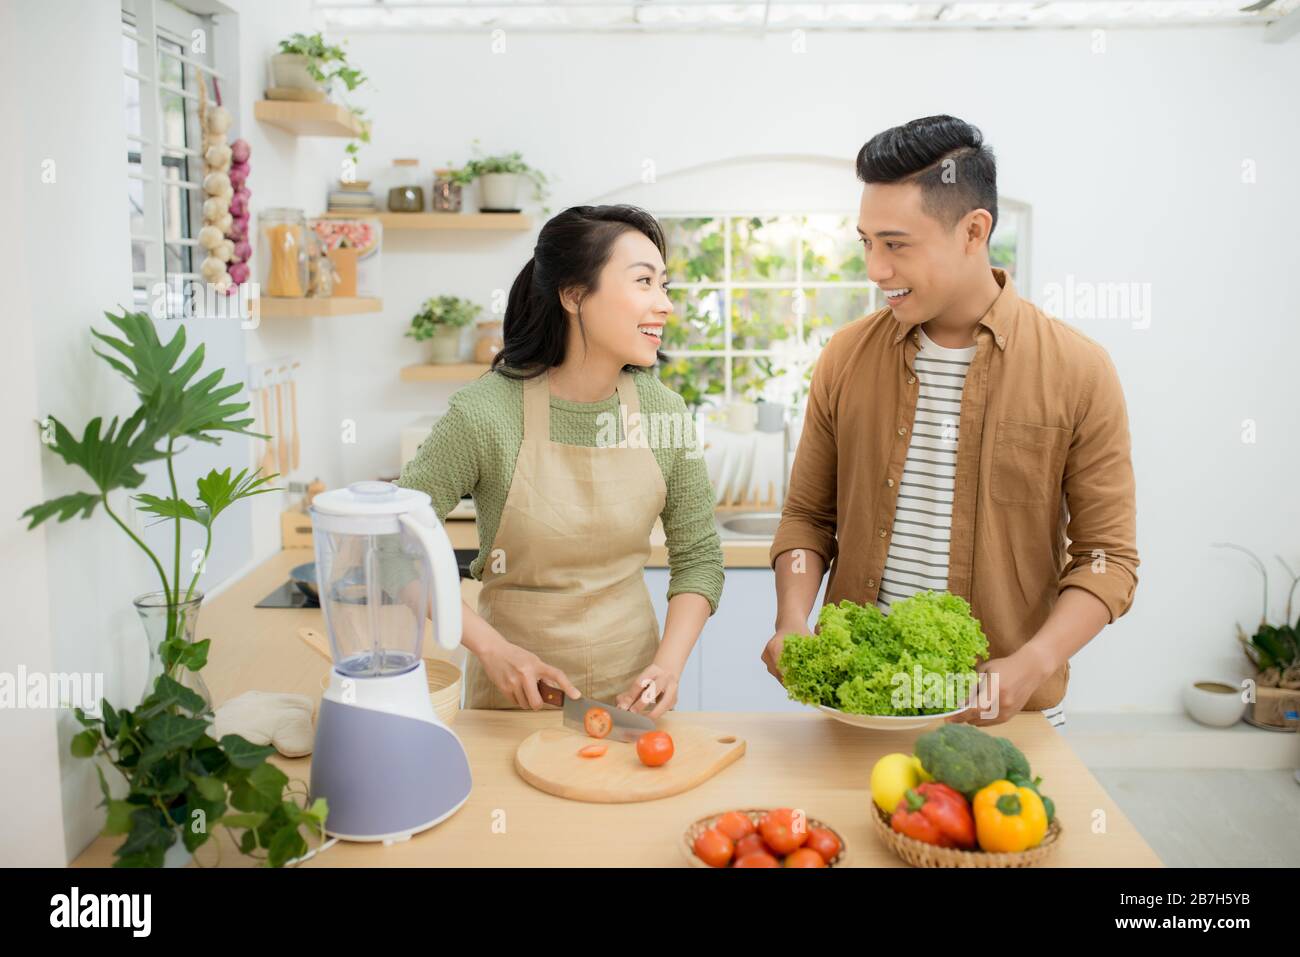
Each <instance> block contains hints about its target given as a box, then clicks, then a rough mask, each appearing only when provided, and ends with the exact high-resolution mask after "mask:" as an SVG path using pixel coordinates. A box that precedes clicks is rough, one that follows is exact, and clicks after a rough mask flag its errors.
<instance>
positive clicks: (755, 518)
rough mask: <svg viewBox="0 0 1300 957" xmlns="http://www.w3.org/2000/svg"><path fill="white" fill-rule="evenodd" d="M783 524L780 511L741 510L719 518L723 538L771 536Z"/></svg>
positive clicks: (719, 528) (719, 527) (719, 529)
mask: <svg viewBox="0 0 1300 957" xmlns="http://www.w3.org/2000/svg"><path fill="white" fill-rule="evenodd" d="M779 524H781V513H780V512H741V513H740V514H738V515H729V516H727V517H726V518H720V519H718V531H719V533H720V534H721V535H722V537H723V538H771V537H772V536H773V535H775V534H776V527H777V526H778V525H779Z"/></svg>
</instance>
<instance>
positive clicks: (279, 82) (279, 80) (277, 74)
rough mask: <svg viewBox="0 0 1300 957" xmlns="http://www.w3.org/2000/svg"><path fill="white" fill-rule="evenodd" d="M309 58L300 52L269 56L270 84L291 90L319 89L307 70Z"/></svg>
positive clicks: (318, 85) (319, 86)
mask: <svg viewBox="0 0 1300 957" xmlns="http://www.w3.org/2000/svg"><path fill="white" fill-rule="evenodd" d="M310 62H311V59H310V58H309V57H307V56H305V55H304V54H302V53H277V54H275V55H274V56H273V57H271V85H272V86H276V87H288V88H289V89H291V90H320V89H321V85H320V84H319V83H317V82H316V79H315V78H314V77H313V76H312V75H311V73H310V72H309V71H308V70H307V64H308V63H310Z"/></svg>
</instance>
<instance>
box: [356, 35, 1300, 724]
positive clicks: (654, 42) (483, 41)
mask: <svg viewBox="0 0 1300 957" xmlns="http://www.w3.org/2000/svg"><path fill="white" fill-rule="evenodd" d="M1105 40H1106V50H1105V52H1103V53H1094V52H1092V50H1093V36H1092V34H1091V33H1089V32H1069V31H1062V32H999V33H994V32H979V33H965V32H962V33H958V32H949V33H943V34H920V33H903V32H899V33H888V34H881V35H877V36H869V35H863V34H856V35H830V34H816V33H813V34H808V36H807V52H806V53H804V54H796V53H792V52H791V43H790V41H789V39H788V38H787V37H784V36H772V37H751V36H689V35H682V36H650V37H630V36H596V37H593V36H527V35H520V34H507V36H506V49H505V51H504V52H502V53H493V52H492V46H491V41H490V38H489V37H488V36H487V35H486V34H484V35H483V36H475V35H455V36H447V37H438V36H435V35H432V34H421V33H413V34H406V35H397V36H393V35H377V34H356V35H353V36H351V37H348V44H349V50H350V53H351V56H352V58H353V59H354V60H355V61H356V62H357V63H359V64H360V65H362V66H363V67H364V69H365V70H366V71H367V72H368V73H370V74H371V76H372V78H373V87H374V91H373V93H371V94H370V95H369V96H368V97H364V98H361V101H362V102H363V103H365V104H366V105H368V106H369V107H370V110H371V113H372V115H373V116H374V119H375V130H374V142H373V144H372V145H371V146H370V147H368V148H366V149H365V150H364V152H363V154H362V163H361V174H362V176H370V175H372V174H374V173H376V172H378V171H379V170H380V169H381V168H382V167H383V166H385V165H386V164H387V163H388V161H390V160H391V159H392V158H393V157H394V156H416V157H418V158H419V159H420V161H421V170H422V172H427V171H429V170H431V169H432V168H433V167H434V166H435V165H442V164H443V163H445V162H446V161H447V160H448V159H451V160H457V161H459V160H463V159H465V158H466V157H467V156H468V155H469V143H470V141H471V140H472V139H474V138H476V137H478V138H480V139H481V140H482V141H483V145H484V147H485V148H486V149H487V150H489V151H502V150H509V149H520V150H522V151H523V153H524V156H525V158H526V159H528V160H529V162H531V163H533V164H534V165H536V166H539V167H540V168H542V169H544V170H545V171H547V172H548V173H550V174H552V175H553V177H554V179H555V180H556V184H555V191H554V192H555V195H554V196H553V198H552V199H551V201H550V206H551V207H552V209H554V210H558V209H561V208H563V207H565V206H567V205H572V204H575V203H583V202H593V201H609V200H611V199H621V198H634V199H635V200H636V201H638V202H641V203H643V204H645V205H647V206H648V207H650V208H651V209H654V210H657V211H666V210H673V209H677V208H680V207H681V205H682V204H683V202H684V200H683V196H684V190H683V188H682V183H683V179H682V178H676V179H675V178H674V177H673V176H672V175H671V174H672V173H673V171H676V170H684V169H688V168H692V167H696V166H699V165H701V164H711V163H715V162H717V161H722V160H727V159H729V158H734V157H753V156H764V157H770V156H784V155H790V154H799V155H804V156H821V157H833V158H840V159H841V160H842V161H844V162H845V164H846V165H845V169H846V177H847V178H846V182H845V187H844V196H845V203H846V207H847V209H849V210H852V209H853V208H854V204H855V202H856V196H857V185H856V184H855V183H854V182H853V180H852V174H851V172H847V170H848V166H847V163H848V161H851V159H852V157H853V156H854V155H855V154H856V152H857V150H858V148H859V147H860V146H861V145H862V143H863V142H864V141H865V140H866V139H867V138H868V137H869V136H870V135H872V134H873V133H875V132H877V131H879V130H881V129H883V128H885V127H887V126H891V125H894V124H896V123H899V122H903V121H905V120H907V119H910V118H912V117H915V116H923V115H927V114H931V113H938V112H948V113H952V114H955V115H957V116H961V117H963V118H966V119H968V120H971V121H972V122H975V123H976V124H977V125H979V126H980V127H981V128H982V129H983V130H984V132H985V134H986V137H987V139H988V141H989V142H990V143H991V144H992V145H993V147H994V149H995V150H996V152H997V155H998V157H999V164H1000V186H1001V190H1002V192H1003V194H1005V195H1007V196H1012V197H1015V198H1017V199H1021V200H1024V201H1027V202H1029V203H1031V204H1032V206H1033V252H1032V255H1033V259H1032V263H1031V269H1032V277H1033V286H1032V288H1031V289H1029V290H1023V291H1024V292H1028V293H1029V294H1031V295H1032V296H1033V297H1034V298H1036V299H1038V300H1039V301H1040V302H1041V301H1043V298H1044V293H1045V291H1046V289H1047V288H1048V284H1051V283H1056V284H1064V283H1065V282H1066V281H1067V276H1072V277H1073V280H1074V281H1075V282H1081V281H1087V282H1137V283H1143V284H1150V286H1149V288H1150V294H1151V303H1152V319H1151V322H1150V326H1149V328H1146V329H1135V328H1133V323H1132V322H1131V321H1130V320H1128V319H1106V320H1102V319H1098V320H1086V319H1076V320H1072V321H1074V323H1075V324H1076V325H1077V326H1079V327H1080V328H1081V329H1082V330H1083V331H1085V332H1086V333H1087V334H1089V335H1090V336H1093V337H1094V338H1096V339H1098V340H1099V341H1100V342H1102V343H1103V344H1104V345H1105V346H1106V347H1107V348H1108V349H1109V350H1110V353H1111V355H1112V356H1113V357H1114V360H1115V362H1116V364H1117V366H1118V367H1119V370H1120V373H1121V375H1122V377H1123V380H1124V383H1125V389H1126V394H1127V396H1128V402H1129V408H1130V416H1131V419H1132V431H1133V441H1134V462H1135V466H1136V469H1137V477H1138V495H1139V499H1138V505H1139V523H1138V529H1139V531H1138V534H1139V547H1140V551H1141V556H1142V568H1141V569H1140V578H1141V584H1140V586H1139V589H1138V593H1137V601H1136V604H1135V606H1134V608H1133V610H1132V611H1131V612H1130V614H1129V615H1127V616H1126V617H1125V618H1124V619H1122V620H1121V621H1120V622H1119V623H1118V624H1116V625H1115V626H1113V627H1111V628H1109V629H1108V630H1107V631H1106V632H1104V633H1103V636H1102V637H1101V638H1099V639H1098V640H1097V641H1096V642H1095V643H1094V644H1093V645H1092V646H1091V647H1089V648H1087V649H1086V650H1085V651H1084V652H1083V653H1082V654H1080V655H1079V656H1077V658H1076V659H1075V662H1074V665H1075V672H1074V674H1075V679H1074V682H1073V685H1072V688H1071V692H1070V695H1069V698H1068V701H1067V704H1068V706H1069V707H1070V708H1071V709H1073V710H1088V711H1123V710H1140V711H1174V710H1177V709H1178V708H1179V704H1178V696H1177V695H1178V688H1179V685H1180V683H1181V682H1182V681H1184V680H1185V679H1188V678H1190V677H1193V676H1196V677H1199V676H1202V675H1207V674H1224V673H1227V674H1232V673H1235V672H1236V670H1237V668H1238V657H1239V656H1238V654H1237V652H1236V649H1235V646H1234V644H1233V641H1232V634H1233V623H1234V622H1235V621H1241V622H1243V623H1250V622H1253V621H1254V619H1255V618H1256V616H1257V615H1258V613H1259V605H1258V594H1259V592H1258V588H1257V585H1256V579H1255V578H1254V577H1253V572H1252V571H1251V570H1250V569H1249V567H1248V566H1247V565H1246V564H1245V562H1244V561H1241V560H1239V556H1236V555H1234V554H1231V553H1225V552H1219V551H1215V550H1212V549H1211V548H1210V547H1209V543H1210V542H1211V541H1217V540H1220V539H1229V540H1232V541H1237V542H1240V543H1242V544H1245V545H1247V546H1249V547H1252V548H1254V549H1255V550H1257V551H1258V552H1260V553H1261V554H1262V555H1265V556H1272V555H1273V554H1275V553H1279V554H1282V555H1283V556H1284V557H1286V558H1287V559H1288V560H1289V561H1291V562H1292V564H1293V567H1294V565H1295V564H1296V562H1297V561H1300V534H1297V533H1300V498H1297V496H1296V495H1295V494H1294V486H1295V479H1294V476H1295V475H1296V474H1300V473H1298V469H1300V443H1297V442H1296V441H1295V437H1296V436H1297V435H1298V434H1300V408H1298V407H1297V405H1296V402H1295V397H1294V388H1293V383H1294V359H1293V357H1294V356H1295V354H1296V353H1297V347H1298V346H1300V331H1297V325H1296V324H1295V322H1294V320H1293V318H1292V316H1291V312H1292V311H1293V310H1292V309H1291V306H1292V304H1293V303H1294V302H1295V301H1296V297H1297V293H1300V279H1298V278H1297V274H1296V271H1295V269H1294V268H1292V267H1291V266H1290V265H1289V264H1293V263H1294V260H1295V255H1296V242H1295V239H1294V236H1293V231H1292V226H1291V223H1292V221H1293V219H1294V217H1295V215H1296V214H1297V212H1300V184H1298V183H1297V179H1296V177H1295V176H1294V175H1293V169H1294V157H1295V156H1296V155H1297V153H1298V152H1300V126H1298V125H1297V124H1296V123H1294V121H1293V120H1291V119H1290V118H1291V117H1293V116H1294V113H1295V103H1294V97H1293V94H1292V93H1291V92H1289V91H1294V90H1295V89H1296V88H1297V86H1298V85H1300V57H1298V56H1297V55H1296V49H1297V48H1296V41H1292V42H1290V43H1286V44H1281V45H1270V44H1265V43H1263V42H1262V40H1261V38H1260V33H1259V31H1258V30H1256V29H1240V28H1230V29H1197V30H1181V31H1159V30H1141V31H1110V32H1109V33H1108V34H1107V36H1106V38H1105ZM1246 159H1250V160H1254V161H1255V163H1256V167H1257V171H1258V181H1257V182H1256V183H1254V184H1245V183H1243V182H1242V177H1241V170H1242V162H1243V160H1246ZM647 160H650V161H653V163H654V164H655V167H656V169H657V171H658V178H659V182H658V184H657V185H656V186H652V187H641V186H639V184H640V181H641V173H642V169H643V164H644V163H645V161H647ZM803 168H805V167H800V166H795V167H793V169H794V170H795V171H796V172H798V171H799V170H800V169H803ZM715 179H716V182H714V183H713V184H712V186H711V187H710V192H709V193H708V195H712V196H714V197H715V198H716V203H717V204H721V203H724V202H731V201H734V202H736V203H738V204H743V205H744V206H745V207H746V208H780V209H789V208H799V206H800V205H801V204H816V203H819V201H820V199H821V198H822V197H824V195H825V190H824V188H823V187H824V183H823V182H822V180H821V178H820V177H818V178H817V180H816V183H815V186H813V185H812V184H811V182H810V181H809V180H808V179H805V178H804V177H803V176H801V175H794V176H789V177H787V179H786V181H785V182H784V183H778V184H776V185H773V184H772V183H771V177H769V176H763V175H758V174H757V173H756V172H755V169H754V167H752V166H751V167H750V168H749V170H748V171H745V170H741V171H739V172H737V173H736V174H735V175H734V176H729V177H715ZM699 182H700V180H699V179H698V178H696V179H694V180H693V182H692V183H690V184H689V186H690V187H691V188H690V189H689V190H687V191H689V192H690V193H692V194H693V193H695V191H696V190H695V187H697V186H698V185H699ZM532 239H533V237H532V236H506V237H476V238H475V239H474V241H472V242H465V241H463V240H461V239H459V238H457V239H452V240H448V239H440V238H438V239H436V238H431V237H412V236H404V237H401V238H400V239H396V238H395V239H391V240H389V241H388V242H387V243H386V245H385V263H384V301H385V311H384V314H383V315H382V317H369V318H368V319H367V321H366V322H365V324H364V326H363V325H362V324H360V323H353V324H351V325H348V326H347V327H346V328H347V330H348V331H347V332H340V335H341V336H345V337H346V338H347V340H348V343H349V348H348V349H347V350H346V354H347V355H349V357H355V361H353V362H351V363H350V366H349V367H348V368H343V367H339V368H337V369H336V375H337V379H336V381H337V389H336V392H335V397H334V406H333V407H334V409H335V410H336V414H337V415H348V416H355V417H358V418H359V419H361V420H362V421H364V422H366V423H368V427H367V428H366V429H365V430H363V432H362V437H361V438H360V440H359V442H358V444H357V446H355V447H353V448H350V449H348V450H347V454H345V455H344V456H343V457H342V459H341V465H342V474H343V477H344V478H347V479H352V478H359V477H361V476H362V475H363V474H367V470H368V469H369V470H373V469H374V468H377V467H378V466H379V465H381V464H382V465H384V466H389V465H392V464H395V463H394V461H393V456H394V455H395V453H394V452H393V448H394V444H395V443H394V440H393V432H394V431H395V430H396V429H397V428H398V427H399V426H400V425H401V424H402V423H403V422H404V421H407V420H409V419H410V418H413V417H415V416H417V415H420V414H423V413H426V412H429V411H433V410H435V409H437V408H438V407H440V406H441V405H442V404H444V403H445V400H446V396H447V395H448V394H449V392H450V391H451V388H450V387H447V386H437V385H418V386H417V385H404V384H399V383H398V382H397V381H396V369H397V367H398V366H400V365H401V364H404V363H407V362H411V361H416V360H417V359H418V357H419V349H418V347H417V346H415V345H414V344H413V343H411V342H410V341H409V340H403V339H402V338H401V332H402V329H403V328H404V326H405V323H406V322H407V320H408V318H409V316H410V314H411V312H412V311H413V309H414V306H415V304H416V303H417V302H418V301H419V300H420V299H421V298H423V297H424V296H427V295H430V294H434V293H453V294H459V295H464V296H469V297H472V298H474V299H476V300H478V301H479V302H481V303H484V304H487V303H488V302H489V301H490V298H491V295H492V292H493V290H496V289H503V288H508V286H509V283H510V282H511V280H512V279H513V278H514V275H515V273H516V271H517V270H518V268H519V267H520V266H521V265H522V263H523V262H524V261H525V260H526V259H527V257H528V256H529V255H530V252H531V242H532ZM337 328H342V327H341V326H340V327H337ZM353 347H355V349H354V348H353ZM1247 418H1250V419H1254V420H1255V421H1256V422H1257V426H1258V441H1257V442H1255V443H1254V444H1245V443H1243V442H1242V439H1241V432H1242V421H1243V420H1244V419H1247ZM1268 560H1269V562H1270V563H1271V564H1272V565H1273V571H1274V573H1279V572H1280V569H1279V568H1278V567H1277V565H1276V562H1275V561H1273V559H1272V558H1269V559H1268ZM1279 583H1280V578H1279V579H1275V585H1274V588H1273V592H1272V594H1273V595H1274V598H1275V602H1274V604H1275V608H1274V611H1275V613H1277V614H1280V612H1281V601H1280V599H1278V598H1277V596H1278V595H1279V593H1280V592H1281V591H1282V589H1281V588H1280V586H1279ZM723 601H724V602H725V601H726V596H725V595H724V597H723ZM763 637H764V636H753V637H752V640H754V641H759V640H761V639H762V638H763ZM715 640H716V639H715ZM735 640H744V639H743V636H736V637H735Z"/></svg>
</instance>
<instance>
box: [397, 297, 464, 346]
mask: <svg viewBox="0 0 1300 957" xmlns="http://www.w3.org/2000/svg"><path fill="white" fill-rule="evenodd" d="M482 312H483V307H482V306H480V305H478V304H477V303H473V302H470V301H469V300H468V299H461V298H460V297H459V296H430V297H429V298H428V299H426V300H424V302H423V303H422V304H421V306H420V311H419V312H417V313H416V314H415V315H414V316H412V317H411V325H410V327H409V328H408V329H407V330H406V332H405V335H407V336H409V337H410V338H412V339H414V340H415V341H416V342H424V341H425V340H426V339H432V338H433V336H434V334H435V333H437V332H438V331H439V330H440V329H459V328H462V327H464V326H468V325H470V324H471V323H473V322H474V320H475V319H477V318H478V317H479V315H480V314H481V313H482Z"/></svg>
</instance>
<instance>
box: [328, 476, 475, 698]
mask: <svg viewBox="0 0 1300 957" xmlns="http://www.w3.org/2000/svg"><path fill="white" fill-rule="evenodd" d="M312 522H313V526H314V528H315V532H314V534H313V540H314V542H315V548H316V580H317V583H318V588H319V592H320V604H321V610H322V612H323V613H324V615H325V626H326V630H327V632H328V634H329V640H330V650H331V653H332V654H333V657H334V668H335V670H337V671H339V672H341V673H342V674H344V675H346V676H348V677H352V678H382V677H386V676H389V675H397V674H401V673H403V672H405V671H410V670H411V669H412V668H414V667H415V666H416V665H417V664H418V663H419V661H420V654H421V644H422V641H423V638H424V619H425V617H426V615H427V613H428V610H429V608H430V602H431V601H432V603H433V608H434V614H433V619H434V634H435V637H436V639H437V641H438V643H439V644H440V645H441V646H442V647H444V648H447V649H451V648H455V647H456V645H458V644H459V643H460V624H461V622H460V574H459V572H458V570H457V568H456V563H455V556H454V553H453V552H452V550H451V545H450V542H449V541H448V540H447V536H446V532H445V531H444V530H443V528H442V525H441V524H439V522H438V520H437V516H436V515H435V514H434V512H433V509H432V508H431V507H430V505H429V497H428V496H427V495H425V494H424V493H423V492H419V491H416V490H414V489H407V488H400V487H398V486H396V485H393V484H391V483H389V482H356V483H353V484H352V485H350V486H348V487H347V488H345V489H334V490H331V491H328V492H324V493H322V494H320V495H318V496H316V498H315V499H314V500H313V501H312Z"/></svg>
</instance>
